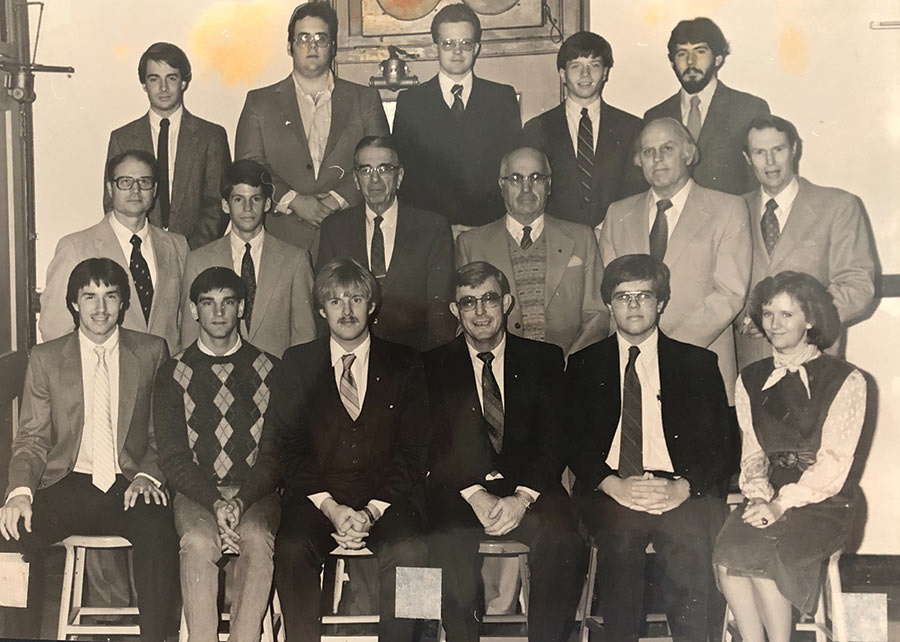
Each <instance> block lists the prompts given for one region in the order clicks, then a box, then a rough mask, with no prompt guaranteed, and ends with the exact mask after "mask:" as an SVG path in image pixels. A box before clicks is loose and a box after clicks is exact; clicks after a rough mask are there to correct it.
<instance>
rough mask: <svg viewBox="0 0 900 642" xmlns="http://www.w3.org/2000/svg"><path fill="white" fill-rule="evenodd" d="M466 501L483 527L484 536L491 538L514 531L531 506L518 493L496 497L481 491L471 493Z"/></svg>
mask: <svg viewBox="0 0 900 642" xmlns="http://www.w3.org/2000/svg"><path fill="white" fill-rule="evenodd" d="M520 492H521V491H520ZM467 501H468V502H469V505H470V506H471V507H472V510H473V511H475V516H476V517H477V518H478V521H479V522H481V525H482V526H484V533H485V535H491V536H493V537H499V536H501V535H506V534H507V533H508V532H510V531H511V530H513V529H515V528H516V527H517V526H518V525H519V523H520V522H521V521H522V518H523V517H525V511H527V510H528V507H529V506H530V505H531V502H530V501H528V500H527V499H526V498H525V497H522V496H520V495H519V494H518V493H516V494H515V495H509V496H507V497H497V496H496V495H492V494H491V493H489V492H487V491H486V490H483V489H482V490H478V491H476V492H475V493H473V494H472V495H471V496H470V497H469V499H468V500H467Z"/></svg>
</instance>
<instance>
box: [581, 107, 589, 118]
mask: <svg viewBox="0 0 900 642" xmlns="http://www.w3.org/2000/svg"><path fill="white" fill-rule="evenodd" d="M581 117H582V118H587V117H588V110H587V107H582V108H581Z"/></svg>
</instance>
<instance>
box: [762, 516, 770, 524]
mask: <svg viewBox="0 0 900 642" xmlns="http://www.w3.org/2000/svg"><path fill="white" fill-rule="evenodd" d="M768 524H769V520H768V519H767V518H765V517H763V518H762V525H763V526H767V525H768Z"/></svg>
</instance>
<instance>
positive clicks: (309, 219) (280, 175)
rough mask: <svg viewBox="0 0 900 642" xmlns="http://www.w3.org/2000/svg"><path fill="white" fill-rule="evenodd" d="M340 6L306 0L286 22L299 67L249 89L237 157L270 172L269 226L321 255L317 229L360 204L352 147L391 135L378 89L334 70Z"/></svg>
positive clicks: (295, 65)
mask: <svg viewBox="0 0 900 642" xmlns="http://www.w3.org/2000/svg"><path fill="white" fill-rule="evenodd" d="M337 29H338V22H337V14H336V13H335V12H334V9H332V8H331V7H330V6H329V5H328V3H322V2H309V3H306V4H301V5H300V6H298V7H297V8H296V9H294V13H293V14H292V15H291V19H290V22H289V23H288V40H287V51H288V55H290V56H291V58H292V59H293V70H292V72H291V74H290V75H289V76H288V77H287V78H285V79H284V80H282V81H280V82H278V83H276V84H274V85H270V86H268V87H263V88H262V89H254V90H253V91H251V92H249V93H248V94H247V100H246V101H245V102H244V108H243V110H242V111H241V117H240V120H239V121H238V126H237V134H236V137H235V143H234V147H235V157H236V158H251V159H253V160H255V161H259V162H260V163H262V164H263V165H264V166H265V167H266V169H268V170H269V172H270V173H271V174H272V179H273V182H274V185H275V195H274V198H275V201H276V205H275V210H274V212H273V213H272V215H271V216H270V217H269V220H268V222H267V223H266V229H267V230H268V231H269V232H270V233H271V234H272V235H273V236H277V237H278V238H280V239H281V240H283V241H287V242H288V243H291V244H293V245H296V246H298V247H300V248H303V249H307V250H309V251H310V253H311V254H312V256H313V258H315V256H316V250H317V248H318V239H319V234H318V229H319V225H321V223H322V221H323V220H324V219H325V218H326V217H328V216H329V215H330V214H331V213H332V212H335V211H337V210H339V209H343V208H345V207H348V206H350V205H356V204H358V203H359V202H360V201H361V200H362V198H361V197H360V195H359V191H358V190H357V189H356V185H354V183H353V176H352V172H351V168H352V163H353V149H354V148H355V147H356V143H357V142H359V139H360V138H362V137H363V136H386V135H387V134H388V124H387V119H386V118H385V116H384V109H383V108H382V106H381V97H380V96H379V95H378V91H377V90H375V89H371V88H369V87H362V86H360V85H357V84H355V83H352V82H348V81H346V80H341V79H340V78H336V77H335V75H334V72H333V63H334V55H335V52H336V51H337Z"/></svg>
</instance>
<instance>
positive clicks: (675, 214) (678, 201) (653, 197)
mask: <svg viewBox="0 0 900 642" xmlns="http://www.w3.org/2000/svg"><path fill="white" fill-rule="evenodd" d="M693 185H694V179H693V178H689V179H688V181H687V183H685V185H684V187H682V188H681V189H680V190H678V192H676V193H675V195H674V196H672V198H670V199H669V200H670V201H672V207H670V208H669V209H667V210H666V221H667V222H668V224H669V225H668V228H669V236H668V238H670V239H671V238H672V233H673V232H674V231H675V226H676V225H678V219H679V218H681V212H682V210H684V204H685V203H686V202H687V199H688V196H689V195H690V193H691V187H692V186H693ZM661 200H663V198H662V196H660V195H659V194H657V193H656V190H654V189H651V190H650V207H649V209H648V210H647V217H648V219H647V220H648V221H650V228H649V229H651V230H652V229H653V221H654V220H656V204H657V203H658V202H659V201H661Z"/></svg>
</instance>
